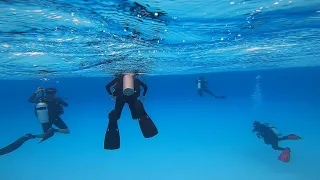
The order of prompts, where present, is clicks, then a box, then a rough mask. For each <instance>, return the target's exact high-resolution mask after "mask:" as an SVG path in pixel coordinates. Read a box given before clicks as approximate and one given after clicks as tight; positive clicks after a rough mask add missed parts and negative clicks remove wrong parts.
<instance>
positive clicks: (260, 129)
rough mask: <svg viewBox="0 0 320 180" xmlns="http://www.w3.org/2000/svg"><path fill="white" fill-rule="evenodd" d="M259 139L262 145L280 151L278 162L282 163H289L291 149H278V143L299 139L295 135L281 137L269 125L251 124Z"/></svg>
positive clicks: (255, 122)
mask: <svg viewBox="0 0 320 180" xmlns="http://www.w3.org/2000/svg"><path fill="white" fill-rule="evenodd" d="M252 132H255V133H256V135H257V137H258V138H259V139H263V140H264V143H265V144H267V145H271V146H272V148H273V149H274V150H278V151H282V153H281V154H280V156H279V157H278V160H280V161H282V162H289V161H290V158H291V149H290V148H288V147H287V148H282V147H279V141H283V140H299V139H302V138H301V137H299V136H297V135H295V134H289V135H287V136H282V137H280V136H281V135H280V134H279V133H278V131H277V129H276V128H275V127H274V126H272V125H270V124H269V123H265V124H262V123H260V122H258V121H254V122H253V130H252Z"/></svg>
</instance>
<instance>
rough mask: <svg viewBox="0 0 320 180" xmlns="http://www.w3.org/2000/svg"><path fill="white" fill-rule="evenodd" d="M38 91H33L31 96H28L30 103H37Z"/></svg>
mask: <svg viewBox="0 0 320 180" xmlns="http://www.w3.org/2000/svg"><path fill="white" fill-rule="evenodd" d="M37 95H38V92H34V93H33V94H32V95H31V97H30V98H29V100H28V102H30V103H37V102H39V99H38V98H37Z"/></svg>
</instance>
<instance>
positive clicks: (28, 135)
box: [24, 133, 36, 139]
mask: <svg viewBox="0 0 320 180" xmlns="http://www.w3.org/2000/svg"><path fill="white" fill-rule="evenodd" d="M24 137H26V138H28V139H34V138H36V136H35V135H32V134H30V133H28V134H26V135H24Z"/></svg>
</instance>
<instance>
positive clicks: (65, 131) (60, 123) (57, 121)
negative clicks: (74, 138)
mask: <svg viewBox="0 0 320 180" xmlns="http://www.w3.org/2000/svg"><path fill="white" fill-rule="evenodd" d="M53 124H54V125H55V126H57V127H58V128H59V129H58V132H59V133H63V134H70V130H69V128H68V126H67V125H66V123H65V122H63V120H62V119H61V117H60V116H57V117H56V119H55V120H54V121H53Z"/></svg>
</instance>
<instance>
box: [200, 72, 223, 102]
mask: <svg viewBox="0 0 320 180" xmlns="http://www.w3.org/2000/svg"><path fill="white" fill-rule="evenodd" d="M207 85H208V81H207V80H205V79H204V77H203V76H200V77H199V79H198V80H197V86H198V94H199V95H200V96H201V97H203V92H206V93H208V94H210V95H212V96H213V97H215V98H218V99H225V98H226V97H225V96H217V95H215V94H213V93H212V92H211V91H210V90H209V89H208V87H207Z"/></svg>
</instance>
